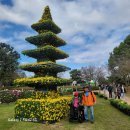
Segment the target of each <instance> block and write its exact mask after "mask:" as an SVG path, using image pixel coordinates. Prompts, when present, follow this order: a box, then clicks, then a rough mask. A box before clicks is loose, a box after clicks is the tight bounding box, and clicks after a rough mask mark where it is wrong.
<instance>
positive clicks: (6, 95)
mask: <svg viewBox="0 0 130 130" xmlns="http://www.w3.org/2000/svg"><path fill="white" fill-rule="evenodd" d="M16 99H17V98H16V96H15V95H14V94H13V93H11V92H10V91H0V102H1V103H10V102H14V101H16Z"/></svg>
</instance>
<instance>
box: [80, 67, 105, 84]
mask: <svg viewBox="0 0 130 130" xmlns="http://www.w3.org/2000/svg"><path fill="white" fill-rule="evenodd" d="M81 75H82V78H83V79H84V80H87V81H91V80H94V81H95V83H96V82H98V83H99V84H102V83H103V82H104V80H105V72H104V68H103V67H95V66H87V67H82V68H81Z"/></svg>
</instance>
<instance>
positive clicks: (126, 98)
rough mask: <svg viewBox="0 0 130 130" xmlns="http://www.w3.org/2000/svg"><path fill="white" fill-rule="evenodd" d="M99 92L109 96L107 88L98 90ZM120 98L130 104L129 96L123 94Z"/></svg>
mask: <svg viewBox="0 0 130 130" xmlns="http://www.w3.org/2000/svg"><path fill="white" fill-rule="evenodd" d="M100 93H102V94H104V95H106V96H107V97H109V93H108V91H107V90H105V92H104V91H100ZM113 97H114V94H113ZM121 100H123V101H125V102H127V103H128V104H129V105H130V97H128V96H125V97H124V98H121Z"/></svg>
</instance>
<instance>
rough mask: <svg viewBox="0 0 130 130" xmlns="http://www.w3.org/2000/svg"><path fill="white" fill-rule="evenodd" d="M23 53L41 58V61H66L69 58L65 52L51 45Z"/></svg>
mask: <svg viewBox="0 0 130 130" xmlns="http://www.w3.org/2000/svg"><path fill="white" fill-rule="evenodd" d="M22 53H23V54H25V55H27V56H30V57H33V58H41V59H43V58H44V59H48V60H49V59H50V60H51V61H54V60H58V59H64V58H67V57H68V56H69V55H68V54H66V53H65V52H63V51H61V50H59V49H57V48H55V47H53V46H50V45H47V46H44V47H40V48H37V49H33V50H25V51H23V52H22Z"/></svg>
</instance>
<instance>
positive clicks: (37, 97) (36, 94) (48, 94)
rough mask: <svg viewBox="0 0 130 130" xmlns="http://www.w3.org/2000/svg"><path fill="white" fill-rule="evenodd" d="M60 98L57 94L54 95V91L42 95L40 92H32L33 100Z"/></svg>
mask: <svg viewBox="0 0 130 130" xmlns="http://www.w3.org/2000/svg"><path fill="white" fill-rule="evenodd" d="M58 97H60V94H59V93H56V92H55V91H48V92H47V93H44V92H42V91H36V92H34V95H33V97H32V98H33V99H43V98H52V99H53V98H58Z"/></svg>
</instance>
